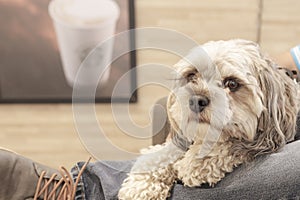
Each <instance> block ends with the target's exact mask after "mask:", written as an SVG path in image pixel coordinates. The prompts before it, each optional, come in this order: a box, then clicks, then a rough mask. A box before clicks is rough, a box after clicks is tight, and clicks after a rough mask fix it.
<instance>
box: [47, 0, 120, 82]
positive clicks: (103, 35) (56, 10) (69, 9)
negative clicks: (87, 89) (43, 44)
mask: <svg viewBox="0 0 300 200" xmlns="http://www.w3.org/2000/svg"><path fill="white" fill-rule="evenodd" d="M49 14H50V16H51V18H52V20H53V24H54V28H55V32H56V36H57V40H58V46H59V50H60V56H61V60H62V65H63V70H64V74H65V77H66V80H67V82H68V84H69V85H70V86H73V84H74V82H75V78H76V74H77V72H78V69H79V67H80V65H81V63H82V62H83V60H84V59H85V58H86V56H87V55H88V54H89V53H90V52H91V50H93V49H94V48H95V47H96V46H97V45H99V44H100V43H101V42H103V41H105V40H106V39H108V38H110V37H111V36H112V35H113V34H114V33H115V27H116V22H117V20H118V18H119V15H120V10H119V7H118V5H117V4H116V3H115V2H114V1H112V0H52V1H51V2H50V4H49ZM109 41H110V42H106V43H105V45H102V46H101V45H100V47H99V48H97V49H96V51H97V52H95V53H97V54H99V57H97V60H95V61H92V62H89V65H92V66H85V65H84V66H83V67H90V68H97V69H96V71H98V72H99V68H101V69H100V71H101V72H103V73H101V77H100V81H99V84H103V83H106V82H107V80H108V79H109V74H110V67H108V66H105V65H106V64H107V63H110V62H109V61H110V60H111V57H112V53H113V43H114V42H113V40H109ZM93 57H94V56H93ZM104 63H106V64H104ZM107 67H108V68H107ZM90 78H91V77H83V78H81V79H80V80H76V81H77V84H79V85H88V84H89V81H90V82H95V80H91V79H90ZM98 78H99V77H97V79H98Z"/></svg>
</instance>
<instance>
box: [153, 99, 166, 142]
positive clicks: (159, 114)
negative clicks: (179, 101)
mask: <svg viewBox="0 0 300 200" xmlns="http://www.w3.org/2000/svg"><path fill="white" fill-rule="evenodd" d="M166 108H167V97H164V98H161V99H159V100H158V101H157V102H156V103H155V104H154V106H153V113H152V135H153V136H152V144H153V145H156V144H162V143H164V142H165V141H166V138H167V136H168V134H169V130H170V124H169V122H168V115H167V110H166ZM162 122H165V123H164V124H162Z"/></svg>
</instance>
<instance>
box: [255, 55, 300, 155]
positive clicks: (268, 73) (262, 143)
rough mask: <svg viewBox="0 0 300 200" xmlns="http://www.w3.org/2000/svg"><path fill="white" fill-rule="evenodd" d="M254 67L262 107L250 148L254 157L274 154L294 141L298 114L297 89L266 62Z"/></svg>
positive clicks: (286, 77)
mask: <svg viewBox="0 0 300 200" xmlns="http://www.w3.org/2000/svg"><path fill="white" fill-rule="evenodd" d="M263 60H264V62H263V63H256V65H257V66H256V70H257V72H258V73H256V75H257V81H258V84H259V87H260V88H261V91H262V93H263V97H262V102H263V105H264V107H265V109H264V111H263V112H262V114H261V116H260V117H259V119H258V127H257V133H256V136H255V139H254V143H253V144H252V145H253V146H252V147H253V148H254V149H253V150H256V153H255V155H259V154H264V153H271V152H275V151H276V150H278V149H279V148H281V147H282V146H283V145H284V144H285V143H286V142H288V141H291V140H293V139H294V136H295V128H296V118H297V112H298V104H299V103H298V101H299V99H298V93H297V88H298V85H297V84H295V82H294V81H293V80H292V79H290V78H289V77H288V76H287V75H286V74H285V73H284V72H282V71H280V70H278V69H277V67H276V64H275V63H274V62H273V61H271V60H270V59H268V58H264V59H263Z"/></svg>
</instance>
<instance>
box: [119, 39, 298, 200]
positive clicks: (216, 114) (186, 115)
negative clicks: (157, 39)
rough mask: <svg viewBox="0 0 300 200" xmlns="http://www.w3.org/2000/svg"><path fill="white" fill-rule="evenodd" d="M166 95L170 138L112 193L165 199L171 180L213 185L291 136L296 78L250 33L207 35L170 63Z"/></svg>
mask: <svg viewBox="0 0 300 200" xmlns="http://www.w3.org/2000/svg"><path fill="white" fill-rule="evenodd" d="M174 70H175V71H176V75H175V81H174V82H175V83H174V88H173V90H172V92H171V93H170V95H169V97H168V102H167V113H168V120H169V123H170V126H171V130H170V134H171V138H172V139H171V140H169V141H167V142H166V143H164V144H162V145H156V146H153V147H150V148H149V149H148V150H147V151H146V152H144V154H143V155H141V156H140V157H139V158H138V159H137V161H136V162H135V164H134V165H133V167H132V169H131V172H130V173H129V175H128V177H127V178H126V179H125V180H124V182H123V184H122V186H121V189H120V190H119V193H118V197H119V199H122V200H129V199H134V200H146V199H149V200H150V199H151V200H154V199H166V198H167V197H168V196H169V195H170V190H171V188H172V186H173V184H174V183H175V182H176V181H178V180H180V181H181V182H182V183H183V184H184V185H185V186H188V187H195V186H200V185H201V184H204V183H206V184H209V185H210V186H214V185H215V184H216V183H218V182H219V181H220V180H221V179H222V178H223V177H224V176H225V174H226V173H229V172H232V171H233V169H234V168H235V167H236V166H238V165H241V164H243V163H247V162H251V161H252V160H253V159H255V158H256V157H257V156H260V155H264V154H269V153H273V152H276V151H278V150H279V149H280V148H282V147H283V146H284V145H285V144H286V143H287V142H289V141H292V140H293V139H294V136H295V129H296V119H297V113H298V111H299V92H298V91H299V86H298V84H296V83H295V82H294V81H293V80H292V79H291V78H289V77H288V76H286V73H285V71H284V70H280V67H279V66H278V65H276V63H274V62H273V61H272V60H271V59H269V58H268V57H267V56H265V55H264V54H262V53H261V50H260V48H259V46H258V45H257V44H256V43H254V42H251V41H247V40H242V39H234V40H229V41H212V42H208V43H205V44H204V45H201V46H199V47H196V48H195V49H193V50H191V52H190V53H189V54H188V55H187V56H186V57H185V58H183V59H182V60H180V61H179V62H178V63H177V64H175V66H174Z"/></svg>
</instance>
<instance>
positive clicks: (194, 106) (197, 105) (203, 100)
mask: <svg viewBox="0 0 300 200" xmlns="http://www.w3.org/2000/svg"><path fill="white" fill-rule="evenodd" d="M189 105H190V109H191V110H192V111H193V112H196V113H199V112H202V111H203V110H204V108H205V107H206V106H208V105H209V99H208V98H207V97H206V96H201V95H193V96H191V97H190V99H189Z"/></svg>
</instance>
